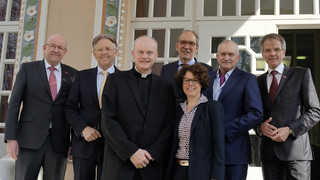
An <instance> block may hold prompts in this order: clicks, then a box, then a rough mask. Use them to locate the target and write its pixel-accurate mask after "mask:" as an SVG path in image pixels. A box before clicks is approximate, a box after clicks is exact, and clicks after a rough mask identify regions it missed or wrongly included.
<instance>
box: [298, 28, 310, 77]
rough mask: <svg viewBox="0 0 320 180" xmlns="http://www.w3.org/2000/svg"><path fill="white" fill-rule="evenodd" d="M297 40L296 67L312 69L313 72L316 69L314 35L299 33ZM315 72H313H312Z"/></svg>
mask: <svg viewBox="0 0 320 180" xmlns="http://www.w3.org/2000/svg"><path fill="white" fill-rule="evenodd" d="M296 38H297V42H298V43H297V57H296V62H297V64H296V66H300V67H310V69H311V70H312V69H313V67H314V62H313V61H314V52H313V51H314V48H313V47H314V39H315V37H314V35H313V34H312V33H301V34H300V33H299V34H297V36H296ZM312 72H313V71H312Z"/></svg>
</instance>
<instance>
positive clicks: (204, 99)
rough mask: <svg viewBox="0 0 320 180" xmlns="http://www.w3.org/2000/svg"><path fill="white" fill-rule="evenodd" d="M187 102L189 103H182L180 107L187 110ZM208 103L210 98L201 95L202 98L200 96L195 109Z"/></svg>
mask: <svg viewBox="0 0 320 180" xmlns="http://www.w3.org/2000/svg"><path fill="white" fill-rule="evenodd" d="M187 101H188V100H185V101H184V102H182V103H180V106H181V107H185V109H186V107H187ZM207 101H208V98H207V97H206V96H204V95H203V94H201V96H200V98H199V99H198V101H197V103H196V105H195V107H196V106H198V105H199V104H201V103H205V102H207Z"/></svg>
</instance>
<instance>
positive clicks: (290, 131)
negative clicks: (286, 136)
mask: <svg viewBox="0 0 320 180" xmlns="http://www.w3.org/2000/svg"><path fill="white" fill-rule="evenodd" d="M289 129H290V130H289V133H290V134H291V135H292V136H294V132H293V130H292V129H291V128H290V127H289Z"/></svg>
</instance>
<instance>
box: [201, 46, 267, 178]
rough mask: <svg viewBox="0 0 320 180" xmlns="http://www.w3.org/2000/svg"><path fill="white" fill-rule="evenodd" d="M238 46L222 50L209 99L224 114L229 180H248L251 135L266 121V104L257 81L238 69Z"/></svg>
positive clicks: (226, 161) (251, 75)
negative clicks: (264, 115) (218, 105)
mask: <svg viewBox="0 0 320 180" xmlns="http://www.w3.org/2000/svg"><path fill="white" fill-rule="evenodd" d="M239 59H240V54H239V48H238V44H237V43H236V42H234V41H232V40H224V41H222V42H221V43H220V44H219V46H218V52H217V60H218V63H219V69H218V70H217V71H212V72H211V74H210V78H211V80H210V85H209V88H208V89H207V92H204V94H207V97H208V98H210V99H211V98H212V99H213V100H217V101H219V102H220V103H221V104H222V106H223V110H224V132H225V178H224V179H225V180H246V177H247V171H248V164H250V163H251V149H250V137H249V133H248V131H249V130H250V129H252V128H255V127H256V126H257V125H258V124H259V123H260V122H261V121H262V115H263V114H262V113H263V112H262V101H261V96H260V91H259V87H258V83H257V80H256V77H255V76H254V75H253V74H251V73H248V72H245V71H242V70H240V69H239V68H237V63H238V62H239Z"/></svg>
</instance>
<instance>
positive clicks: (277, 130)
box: [258, 34, 320, 180]
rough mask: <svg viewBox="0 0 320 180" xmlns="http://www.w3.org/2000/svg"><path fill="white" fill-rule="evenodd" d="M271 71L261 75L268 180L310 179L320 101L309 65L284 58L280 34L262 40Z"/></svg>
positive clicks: (262, 142)
mask: <svg viewBox="0 0 320 180" xmlns="http://www.w3.org/2000/svg"><path fill="white" fill-rule="evenodd" d="M260 49H261V52H262V56H263V58H264V60H265V61H266V63H267V64H268V67H269V69H268V72H266V73H264V74H262V75H261V76H259V77H258V84H259V87H260V91H261V95H262V101H263V111H264V122H263V123H261V125H260V126H259V128H258V130H259V132H260V133H262V137H261V138H260V152H261V153H260V155H261V158H260V160H261V161H262V172H263V177H264V179H266V180H271V179H272V180H277V179H279V180H284V179H299V180H307V179H310V170H311V160H312V150H311V147H310V141H309V135H308V131H309V130H310V129H311V128H312V127H313V126H314V125H315V124H316V123H317V122H318V121H319V120H320V105H319V99H318V96H317V92H316V89H315V87H314V84H313V81H312V77H311V72H310V69H308V68H289V67H287V66H285V65H284V64H283V63H282V61H283V58H284V57H285V53H286V42H285V40H284V39H283V37H282V36H280V35H278V34H268V35H265V36H264V37H263V38H262V40H261V42H260Z"/></svg>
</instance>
